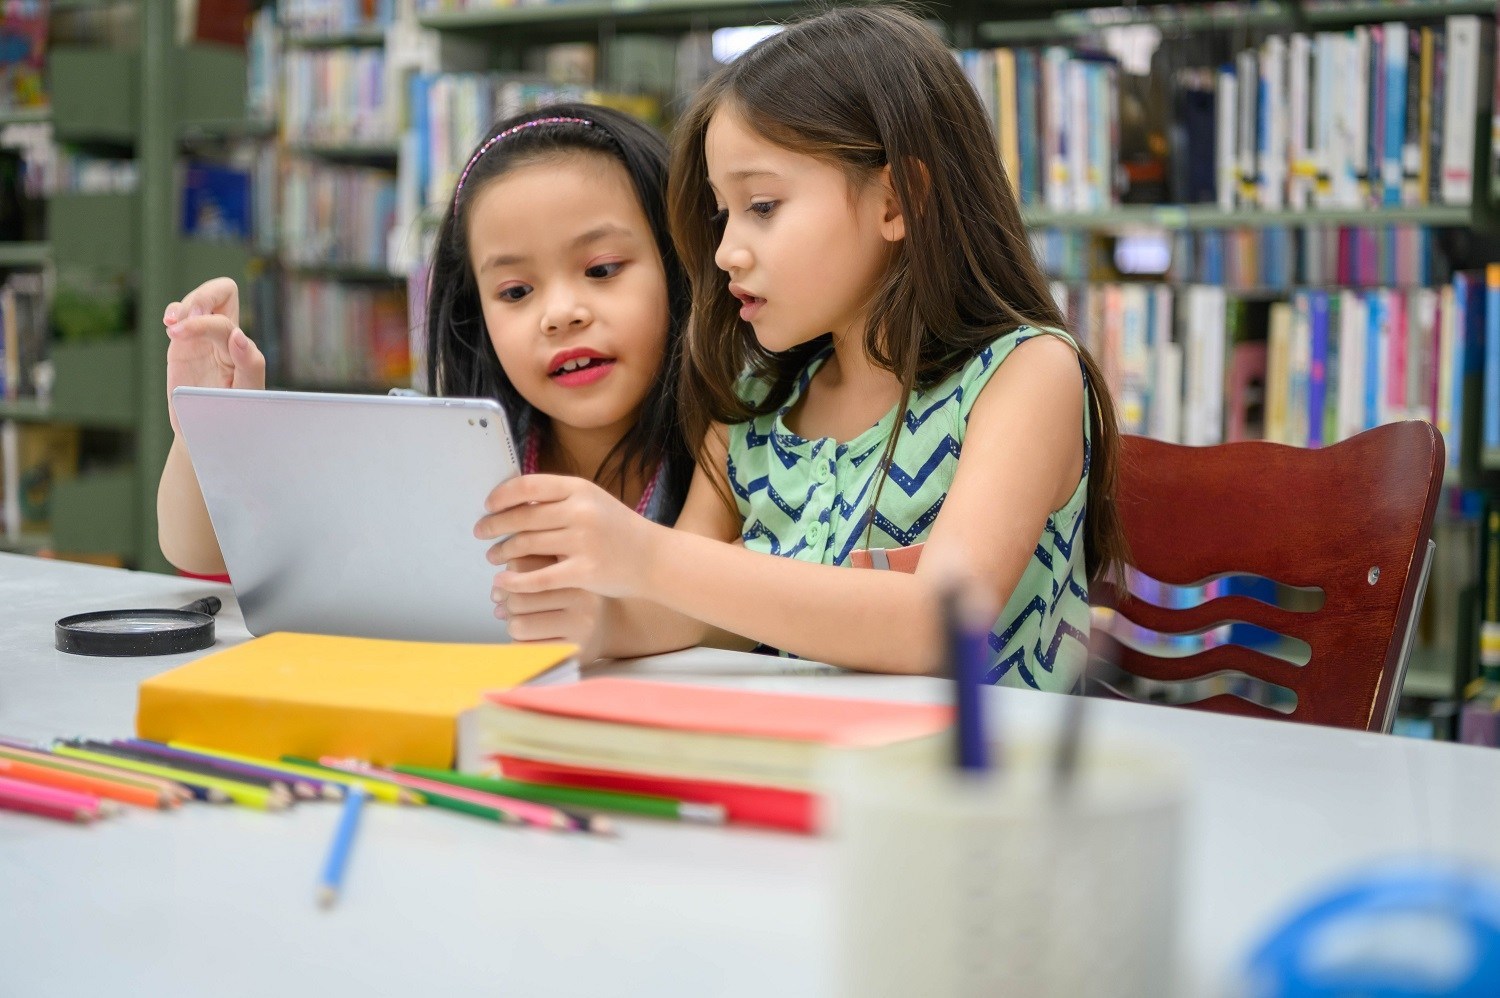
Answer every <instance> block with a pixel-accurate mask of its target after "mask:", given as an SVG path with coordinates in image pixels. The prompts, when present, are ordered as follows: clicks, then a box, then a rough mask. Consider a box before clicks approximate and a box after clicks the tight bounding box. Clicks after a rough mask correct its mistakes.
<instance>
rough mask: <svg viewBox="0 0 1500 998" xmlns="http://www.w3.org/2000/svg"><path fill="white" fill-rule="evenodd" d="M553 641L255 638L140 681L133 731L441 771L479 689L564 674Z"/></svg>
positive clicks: (568, 664) (450, 763)
mask: <svg viewBox="0 0 1500 998" xmlns="http://www.w3.org/2000/svg"><path fill="white" fill-rule="evenodd" d="M576 654H577V649H576V648H575V647H573V646H572V645H565V644H546V645H544V644H508V645H474V644H434V643H427V642H416V641H384V640H376V639H371V638H346V637H332V636H328V635H319V634H289V633H277V634H267V635H265V636H263V637H259V638H253V639H251V640H249V641H246V642H245V643H244V644H240V645H236V646H234V647H232V648H226V649H225V650H223V651H220V652H216V653H214V654H212V655H207V656H205V657H203V658H200V659H198V660H196V661H193V662H189V663H188V664H187V665H183V666H179V667H178V668H176V669H172V670H171V671H170V672H164V673H162V674H161V675H159V676H153V677H152V678H150V679H148V680H146V681H145V682H143V683H141V691H140V703H139V706H138V710H137V713H136V733H137V734H138V735H139V736H140V737H141V738H148V739H151V740H153V741H159V742H171V741H179V742H192V743H194V744H197V745H202V746H204V747H206V748H211V749H219V750H222V751H226V752H239V753H242V754H244V755H252V756H258V757H260V758H263V759H279V758H281V756H283V755H296V756H302V757H306V758H312V759H316V758H319V757H320V756H325V755H337V756H353V757H356V758H360V759H367V760H369V761H371V762H374V763H377V764H379V765H383V766H390V765H395V764H401V765H406V766H432V767H436V768H453V767H454V766H455V764H456V763H459V762H460V761H461V757H462V755H464V754H465V753H467V752H468V748H467V746H469V745H471V744H472V743H473V740H472V738H471V737H470V735H469V729H470V727H471V725H472V723H473V722H472V717H473V712H474V708H476V707H478V706H479V704H480V702H481V701H482V700H483V698H484V694H486V693H491V692H495V691H497V690H507V689H511V688H513V687H516V686H520V685H522V684H525V683H550V682H567V681H570V680H572V679H576V678H577V675H578V663H577V659H576V658H575V656H576Z"/></svg>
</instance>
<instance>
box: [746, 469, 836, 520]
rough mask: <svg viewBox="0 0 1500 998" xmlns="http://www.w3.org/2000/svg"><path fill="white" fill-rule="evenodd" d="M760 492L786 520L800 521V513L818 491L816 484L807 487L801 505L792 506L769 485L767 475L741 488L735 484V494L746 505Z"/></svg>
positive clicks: (769, 481)
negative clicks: (763, 493)
mask: <svg viewBox="0 0 1500 998" xmlns="http://www.w3.org/2000/svg"><path fill="white" fill-rule="evenodd" d="M762 491H764V492H765V494H766V497H767V498H768V499H770V500H771V502H772V503H773V504H774V505H775V506H776V508H777V509H779V510H781V511H782V512H783V513H785V514H786V515H787V517H788V518H790V519H792V520H800V519H802V511H803V510H805V509H806V508H807V504H808V503H809V502H811V501H812V497H813V494H814V493H815V492H817V491H818V486H817V484H816V483H814V484H812V485H810V486H808V489H807V495H805V496H803V497H802V503H801V505H799V506H793V505H792V504H791V503H790V502H788V501H787V500H786V498H785V497H784V496H782V495H781V493H779V492H777V491H776V488H775V486H773V485H772V484H771V477H770V476H769V475H762V476H761V477H759V478H756V479H753V480H751V481H750V482H749V483H747V484H746V485H744V486H743V487H741V486H740V485H739V483H738V481H736V482H735V492H736V493H738V494H739V495H741V496H742V497H743V498H744V499H745V501H746V502H747V503H748V502H749V501H750V497H751V496H753V495H754V494H755V493H757V492H762Z"/></svg>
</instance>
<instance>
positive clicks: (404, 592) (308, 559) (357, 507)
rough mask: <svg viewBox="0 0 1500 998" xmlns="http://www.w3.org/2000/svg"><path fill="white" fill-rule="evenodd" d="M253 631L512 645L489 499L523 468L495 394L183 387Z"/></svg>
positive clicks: (177, 396) (187, 437)
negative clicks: (496, 591) (486, 525)
mask: <svg viewBox="0 0 1500 998" xmlns="http://www.w3.org/2000/svg"><path fill="white" fill-rule="evenodd" d="M172 398H173V402H174V406H175V409H176V412H177V421H178V424H179V425H180V426H181V427H182V435H183V439H184V441H185V442H186V444H187V448H188V453H189V454H190V455H191V456H192V460H193V468H194V470H195V471H196V472H197V474H198V483H199V485H201V486H202V488H203V498H204V500H205V501H206V502H207V504H208V513H209V516H210V518H211V519H212V520H213V525H214V532H215V534H217V535H218V539H219V547H220V550H221V551H222V552H223V554H224V564H225V566H226V567H227V568H228V570H229V578H230V581H231V582H232V584H233V585H234V592H235V595H236V596H237V597H238V598H239V602H240V606H241V608H242V609H243V610H244V613H245V626H246V627H248V628H249V630H250V633H251V634H265V633H268V632H270V631H301V632H308V633H316V634H348V635H355V636H359V637H371V638H399V639H404V640H411V641H460V642H480V641H506V640H509V636H508V634H507V633H506V625H505V622H504V621H502V620H498V619H496V617H495V615H494V609H495V607H494V603H492V602H491V600H490V589H491V587H492V585H493V580H494V576H495V573H496V571H498V569H497V568H495V566H493V565H491V564H490V563H489V562H488V561H486V560H485V551H486V549H487V548H488V547H489V542H486V541H481V540H477V539H476V538H475V537H474V524H475V523H476V522H478V520H479V518H480V517H481V516H483V515H484V500H485V497H486V496H487V495H489V493H490V490H491V489H493V488H494V487H495V486H496V485H498V484H499V483H500V482H502V481H504V480H506V479H508V478H510V477H512V476H514V475H517V474H520V461H519V460H518V459H517V456H516V447H515V443H514V441H513V440H512V439H511V434H510V428H509V426H508V425H507V423H506V419H505V413H504V411H503V410H502V409H501V408H500V406H499V404H498V403H496V402H493V401H490V400H488V399H452V398H424V397H415V398H413V397H391V396H383V395H334V394H322V393H312V392H273V391H246V390H240V389H213V388H178V389H176V390H175V391H174V392H173V393H172Z"/></svg>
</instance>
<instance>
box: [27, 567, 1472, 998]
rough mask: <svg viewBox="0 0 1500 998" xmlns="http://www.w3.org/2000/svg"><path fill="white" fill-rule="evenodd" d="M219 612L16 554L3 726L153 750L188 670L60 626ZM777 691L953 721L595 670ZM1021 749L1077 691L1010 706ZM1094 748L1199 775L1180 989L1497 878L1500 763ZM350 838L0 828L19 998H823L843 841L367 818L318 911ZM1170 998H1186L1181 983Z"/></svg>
mask: <svg viewBox="0 0 1500 998" xmlns="http://www.w3.org/2000/svg"><path fill="white" fill-rule="evenodd" d="M211 593H213V594H218V595H220V596H222V597H223V598H224V599H225V607H224V610H223V611H222V612H221V613H220V615H219V620H218V635H219V642H220V646H221V647H222V646H223V645H224V644H227V643H232V642H235V641H238V640H243V639H244V638H245V637H246V632H245V629H244V624H243V621H242V619H241V618H240V615H239V613H238V609H237V607H236V606H235V604H234V602H233V599H232V594H231V593H230V591H229V590H228V588H227V587H224V586H218V585H214V584H205V583H198V582H194V581H192V580H185V579H174V578H169V577H165V576H157V575H149V574H144V573H130V572H123V571H119V570H115V569H102V568H94V567H89V566H82V565H71V564H63V563H54V562H45V561H40V560H36V559H32V558H27V557H22V556H16V555H0V733H4V734H8V735H13V736H18V737H23V738H35V739H44V738H50V737H54V736H64V735H87V736H90V737H101V738H102V737H120V736H127V735H129V734H131V733H132V728H133V721H134V710H135V700H136V685H137V683H139V682H140V680H141V679H143V678H145V677H147V676H150V675H153V674H155V673H157V672H160V671H163V670H164V669H167V668H170V667H172V666H174V665H178V664H180V663H181V662H183V661H186V660H188V659H189V658H191V657H192V656H179V657H174V658H151V659H103V658H81V657H74V656H69V655H64V654H62V653H60V652H57V651H55V650H54V649H53V647H52V623H53V621H54V620H55V619H56V618H58V617H61V616H64V615H66V614H69V613H78V612H83V611H87V610H97V609H111V608H119V607H131V606H145V607H166V606H177V605H180V604H182V603H186V602H188V601H190V600H192V599H196V598H198V597H200V596H203V595H208V594H211ZM591 672H593V673H601V672H617V673H626V674H636V675H644V674H649V675H656V676H669V677H673V678H683V679H689V678H691V679H693V680H695V681H711V682H716V683H726V684H733V685H738V686H745V687H754V688H757V689H776V690H787V691H796V692H811V693H829V694H834V693H837V694H843V695H855V696H867V697H881V698H890V699H904V700H936V699H941V698H943V697H945V696H946V684H945V683H943V682H942V681H940V680H934V679H901V678H891V677H880V676H856V675H847V674H839V673H837V672H836V670H830V669H828V668H827V667H821V666H808V665H803V664H797V663H780V662H776V661H774V660H766V659H761V658H759V657H756V656H750V655H741V654H735V653H729V652H717V651H691V652H683V653H679V654H677V655H673V656H663V657H662V658H659V659H651V660H644V661H642V662H638V663H631V664H628V665H624V666H613V667H606V668H604V669H596V670H591ZM988 693H989V695H990V697H991V706H992V708H993V712H994V713H995V714H997V715H998V716H999V717H1000V718H1001V719H1002V723H1003V724H1004V725H1005V726H1006V728H1007V729H1009V730H1012V731H1015V730H1021V729H1029V728H1035V727H1037V726H1041V725H1048V724H1050V723H1051V722H1052V720H1053V719H1054V718H1055V717H1056V716H1057V710H1058V707H1059V706H1060V704H1061V699H1060V698H1059V697H1056V696H1053V695H1049V694H1038V693H1030V692H1025V691H1016V690H1000V689H997V690H990V691H988ZM1090 711H1091V713H1090V718H1091V728H1090V731H1091V732H1092V733H1098V734H1101V735H1105V736H1120V737H1142V736H1144V737H1149V738H1152V739H1154V740H1156V741H1159V742H1162V743H1165V744H1167V745H1170V746H1172V747H1174V748H1175V749H1176V750H1178V751H1179V753H1180V754H1181V756H1182V757H1183V759H1184V760H1185V762H1186V763H1187V765H1188V769H1189V772H1190V774H1191V777H1192V786H1193V789H1192V799H1191V805H1190V808H1189V813H1188V828H1187V834H1186V836H1185V838H1186V841H1187V849H1186V853H1185V855H1184V857H1183V863H1184V876H1183V882H1184V888H1183V889H1184V896H1183V903H1182V925H1181V945H1180V949H1181V951H1182V967H1181V971H1180V982H1179V983H1180V985H1181V988H1180V990H1181V993H1183V994H1186V995H1192V996H1195V998H1196V996H1200V995H1216V994H1225V993H1227V987H1228V985H1229V984H1230V983H1231V982H1232V981H1233V980H1234V973H1235V972H1236V971H1237V969H1238V968H1239V967H1240V966H1241V965H1242V962H1243V959H1244V956H1245V954H1246V953H1247V952H1248V950H1249V948H1250V947H1251V945H1252V944H1253V943H1254V942H1255V941H1256V939H1257V938H1258V937H1259V936H1260V934H1261V933H1262V932H1263V931H1264V930H1265V928H1266V927H1267V926H1269V925H1270V924H1272V923H1273V922H1274V921H1276V920H1277V919H1278V918H1280V917H1281V916H1282V915H1283V914H1285V913H1286V911H1287V909H1288V906H1289V905H1291V904H1293V903H1294V902H1296V901H1297V900H1298V899H1300V898H1304V897H1306V896H1307V894H1308V892H1310V891H1313V890H1315V889H1316V888H1318V887H1319V886H1321V885H1323V884H1325V883H1327V882H1328V881H1329V880H1330V879H1331V878H1337V877H1340V876H1343V875H1345V874H1348V873H1350V872H1352V871H1354V870H1355V869H1357V868H1358V867H1359V866H1360V865H1361V864H1363V863H1367V862H1369V861H1373V860H1378V859H1382V858H1386V857H1391V856H1409V855H1412V854H1424V855H1427V854H1438V855H1444V856H1458V857H1463V858H1467V859H1473V860H1478V861H1481V862H1484V863H1486V864H1487V865H1489V866H1490V867H1492V868H1493V867H1500V834H1497V832H1496V829H1500V752H1495V751H1490V750H1484V749H1478V748H1471V747H1467V746H1459V745H1451V744H1439V743H1429V742H1422V741H1417V740H1412V739H1405V738H1397V737H1394V736H1388V735H1373V734H1364V733H1356V732H1345V731H1336V730H1331V729H1321V728H1313V727H1307V726H1301V725H1293V724H1287V723H1281V722H1269V721H1257V720H1247V719H1241V718H1232V717H1219V716H1214V715H1206V714H1199V713H1194V712H1192V711H1187V710H1182V709H1175V708H1167V707H1155V706H1143V705H1137V704H1127V703H1115V702H1105V701H1096V702H1092V703H1091V704H1090ZM337 817H338V809H337V808H336V807H334V806H327V805H305V806H299V807H297V808H294V809H292V810H291V811H290V812H287V813H283V814H264V813H259V812H254V811H247V810H243V809H240V808H229V807H204V806H188V807H185V808H183V809H181V810H180V811H179V812H177V813H170V814H156V813H149V812H143V811H139V810H134V809H132V810H130V811H129V812H128V813H126V814H124V815H122V816H120V817H119V818H117V819H114V820H110V821H105V822H100V823H98V824H96V825H92V826H76V827H75V826H67V825H62V824H58V823H55V822H50V821H44V820H40V819H34V818H29V817H26V816H20V815H13V814H4V813H0V996H3V998H10V996H31V995H49V996H50V995H82V994H96V993H109V994H128V995H137V994H139V995H152V996H176V995H181V996H193V998H197V996H202V995H210V994H212V995H224V996H228V995H266V994H275V995H303V994H308V995H331V994H344V993H354V992H356V991H357V992H359V993H361V994H367V995H419V994H420V995H429V994H431V995H443V994H447V995H459V994H463V995H468V994H497V995H507V996H535V995H594V996H606V995H652V996H662V995H693V996H702V995H747V996H757V998H761V996H765V995H777V996H793V995H823V994H829V993H831V992H832V991H833V989H834V982H833V970H832V965H831V939H832V934H833V926H832V912H833V907H834V906H833V897H832V882H833V879H832V870H831V867H832V846H831V844H830V843H829V842H828V841H825V840H819V839H813V838H804V837H799V836H793V835H786V834H776V833H769V832H758V831H751V830H745V829H738V828H702V827H692V826H686V825H677V824H673V823H666V822H653V821H647V820H626V821H623V822H622V823H621V824H622V826H623V827H622V835H621V836H620V837H619V838H618V839H617V840H613V841H611V840H602V839H593V838H588V837H584V836H560V835H555V834H546V833H541V832H534V831H518V830H515V829H510V828H502V827H499V826H494V825H490V824H488V823H485V822H480V821H476V820H473V819H470V818H467V817H465V816H462V815H456V814H452V813H448V812H442V811H435V810H433V809H429V808H410V809H400V808H391V807H371V808H367V809H366V813H365V816H364V825H363V827H362V829H361V833H360V836H359V840H358V843H357V845H356V848H355V852H354V856H353V859H352V861H351V866H350V869H349V875H348V879H347V882H346V886H345V892H344V895H343V897H342V898H341V899H340V901H339V903H338V906H337V907H336V908H335V909H334V910H332V911H323V910H320V909H318V908H316V907H315V906H314V904H313V890H314V884H315V880H316V877H317V875H318V872H319V870H320V869H321V863H322V861H323V856H324V852H325V849H326V847H327V844H328V839H329V836H330V833H331V831H332V829H333V826H334V823H335V821H336V820H337ZM1164 993H1165V989H1164Z"/></svg>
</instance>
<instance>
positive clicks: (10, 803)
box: [0, 777, 109, 821]
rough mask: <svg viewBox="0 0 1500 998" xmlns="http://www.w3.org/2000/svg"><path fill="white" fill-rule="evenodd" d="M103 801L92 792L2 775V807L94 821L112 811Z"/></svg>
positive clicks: (72, 819) (0, 801) (0, 794)
mask: <svg viewBox="0 0 1500 998" xmlns="http://www.w3.org/2000/svg"><path fill="white" fill-rule="evenodd" d="M102 803H103V802H101V801H100V800H99V798H97V797H94V796H92V795H90V794H80V793H73V792H72V791H69V790H58V789H56V788H55V787H44V786H42V785H40V784H37V783H27V782H26V781H24V780H12V779H7V778H5V777H0V807H3V808H5V809H6V810H9V811H21V812H24V813H26V814H35V815H40V816H41V817H44V818H56V819H58V820H60V821H93V820H94V819H96V818H99V817H100V816H101V815H103V814H106V813H109V812H108V811H106V810H104V809H102V808H101V807H100V805H101V804H102Z"/></svg>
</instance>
